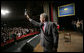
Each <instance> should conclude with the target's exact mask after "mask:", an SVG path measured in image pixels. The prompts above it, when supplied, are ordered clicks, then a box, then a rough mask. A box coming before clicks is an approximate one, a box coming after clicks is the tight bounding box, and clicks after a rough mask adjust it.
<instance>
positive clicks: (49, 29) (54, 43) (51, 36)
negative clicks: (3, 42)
mask: <svg viewBox="0 0 84 53" xmlns="http://www.w3.org/2000/svg"><path fill="white" fill-rule="evenodd" d="M30 22H31V23H32V24H34V25H35V26H38V27H40V29H41V33H40V35H41V36H40V37H41V39H40V41H41V45H42V46H43V47H44V48H52V47H54V48H57V47H58V38H59V36H58V31H57V28H56V27H57V26H56V24H55V23H53V22H47V25H46V28H45V32H43V30H42V24H41V23H38V22H36V21H34V20H31V21H30Z"/></svg>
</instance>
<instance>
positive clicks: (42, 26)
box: [42, 24, 44, 32]
mask: <svg viewBox="0 0 84 53" xmlns="http://www.w3.org/2000/svg"><path fill="white" fill-rule="evenodd" d="M42 29H43V32H44V24H43V26H42Z"/></svg>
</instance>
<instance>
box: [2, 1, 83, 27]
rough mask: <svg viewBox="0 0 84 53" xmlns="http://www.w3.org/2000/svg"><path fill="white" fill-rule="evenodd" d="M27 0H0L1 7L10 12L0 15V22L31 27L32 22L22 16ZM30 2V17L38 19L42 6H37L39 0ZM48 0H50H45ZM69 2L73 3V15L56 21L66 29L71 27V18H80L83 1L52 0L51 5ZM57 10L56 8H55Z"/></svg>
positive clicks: (81, 16)
mask: <svg viewBox="0 0 84 53" xmlns="http://www.w3.org/2000/svg"><path fill="white" fill-rule="evenodd" d="M27 2H28V1H1V8H4V7H7V8H8V9H9V10H10V11H11V13H10V15H8V16H6V17H3V16H1V24H3V23H6V24H7V25H8V26H30V27H32V24H30V23H29V22H28V20H27V19H26V17H25V16H24V10H25V8H27ZM30 2H31V5H32V6H31V14H32V15H33V16H32V19H34V20H36V21H38V22H40V21H39V15H40V13H42V12H43V7H42V6H39V3H40V2H41V1H30ZM47 2H50V1H47ZM70 3H75V16H66V17H57V18H58V23H59V25H60V26H61V25H62V27H65V28H66V29H71V28H72V26H71V22H72V20H78V19H80V20H82V19H83V15H82V11H83V9H82V8H83V1H82V0H80V1H79V0H70V1H69V0H68V1H66V0H63V1H62V0H56V1H53V6H56V8H57V7H58V6H61V5H66V4H70ZM56 10H57V9H56Z"/></svg>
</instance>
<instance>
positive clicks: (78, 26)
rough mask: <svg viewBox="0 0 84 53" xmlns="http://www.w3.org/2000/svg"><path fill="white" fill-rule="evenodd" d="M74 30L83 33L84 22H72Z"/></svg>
mask: <svg viewBox="0 0 84 53" xmlns="http://www.w3.org/2000/svg"><path fill="white" fill-rule="evenodd" d="M72 25H73V30H74V31H78V32H83V20H77V21H72Z"/></svg>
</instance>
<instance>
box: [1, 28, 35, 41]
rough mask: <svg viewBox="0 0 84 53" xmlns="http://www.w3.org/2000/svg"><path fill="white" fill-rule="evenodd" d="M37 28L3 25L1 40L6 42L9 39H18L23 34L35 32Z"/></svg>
mask: <svg viewBox="0 0 84 53" xmlns="http://www.w3.org/2000/svg"><path fill="white" fill-rule="evenodd" d="M35 31H36V29H28V28H23V27H12V28H10V27H1V42H6V41H7V40H9V39H12V38H13V39H16V37H20V36H22V35H26V34H28V33H31V32H35Z"/></svg>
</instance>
